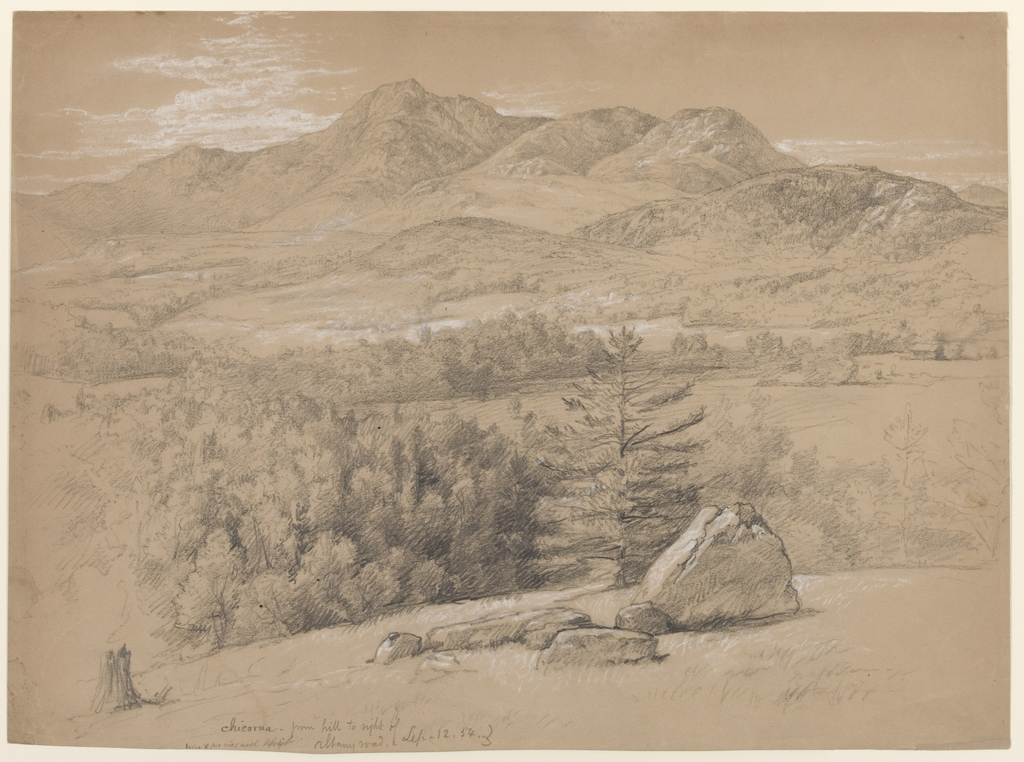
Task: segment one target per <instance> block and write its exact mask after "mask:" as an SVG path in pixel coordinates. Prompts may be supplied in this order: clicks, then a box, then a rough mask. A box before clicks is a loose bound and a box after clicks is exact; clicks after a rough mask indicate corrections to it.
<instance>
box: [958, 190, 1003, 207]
mask: <svg viewBox="0 0 1024 762" xmlns="http://www.w3.org/2000/svg"><path fill="white" fill-rule="evenodd" d="M957 195H958V196H960V198H962V199H963V200H964V201H966V202H968V203H970V204H977V205H978V206H1001V207H1006V206H1008V205H1009V203H1010V196H1009V194H1007V193H1006V191H1001V190H999V188H993V187H992V186H990V185H968V186H967V187H966V188H964V189H962V190H961V191H960V192H959V193H958V194H957Z"/></svg>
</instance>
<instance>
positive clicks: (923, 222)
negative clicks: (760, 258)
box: [14, 80, 1005, 269]
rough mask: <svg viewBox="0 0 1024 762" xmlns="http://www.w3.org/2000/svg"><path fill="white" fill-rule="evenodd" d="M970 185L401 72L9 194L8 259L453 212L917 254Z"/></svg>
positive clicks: (561, 228) (558, 226)
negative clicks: (256, 141)
mask: <svg viewBox="0 0 1024 762" xmlns="http://www.w3.org/2000/svg"><path fill="white" fill-rule="evenodd" d="M981 195H982V196H984V198H982V197H981V196H979V195H978V193H977V192H975V194H974V196H972V195H971V192H965V193H962V194H961V195H960V196H957V195H956V194H955V193H953V192H952V191H950V190H949V189H947V188H945V187H944V186H940V185H937V184H934V183H927V182H923V181H919V180H915V179H913V178H908V177H902V176H896V175H891V174H887V173H884V172H881V171H879V170H877V169H874V168H870V167H823V166H819V167H806V166H804V165H803V164H802V163H801V162H800V161H799V160H797V159H796V158H794V157H793V156H791V155H788V154H786V153H783V152H781V151H779V150H777V149H776V148H775V147H774V146H773V145H772V143H771V142H770V141H769V140H768V138H766V137H765V136H764V135H763V134H762V133H761V132H760V131H758V130H757V128H756V127H754V126H753V125H752V124H751V123H750V122H748V121H747V120H746V119H745V118H744V117H743V116H741V115H740V114H738V113H736V112H735V111H732V110H730V109H726V108H721V107H712V108H704V109H693V108H687V109H682V110H680V111H678V112H677V113H676V114H674V115H673V116H672V117H671V118H669V119H667V120H662V119H659V118H657V117H655V116H652V115H649V114H644V113H642V112H640V111H637V110H635V109H630V108H621V107H620V108H608V109H598V110H592V111H586V112H582V113H578V114H572V115H570V116H567V117H564V118H560V119H549V118H544V117H516V116H504V115H502V114H499V113H498V112H497V111H495V110H494V109H493V108H491V107H490V106H487V105H485V104H483V103H480V102H479V101H476V100H474V99H472V98H467V97H463V96H458V97H442V96H437V95H434V94H431V93H429V92H427V91H426V90H424V89H423V87H421V86H420V85H419V83H417V82H416V81H415V80H408V81H405V82H397V83H393V84H388V85H384V86H382V87H379V88H378V89H376V90H374V91H372V92H370V93H367V94H366V95H364V96H363V97H362V98H361V99H360V100H359V101H358V102H357V103H356V104H355V105H354V106H353V107H352V108H350V109H349V110H348V111H346V112H345V113H344V114H343V115H342V116H341V117H340V118H339V119H338V120H337V121H335V122H334V123H333V124H332V125H331V126H330V127H328V128H327V129H326V130H323V131H322V132H318V133H314V134H311V135H306V136H304V137H301V138H299V139H297V140H294V141H292V142H289V143H285V144H282V145H275V146H271V147H268V148H264V149H261V150H258V151H252V152H230V151H224V150H219V149H212V148H199V147H196V146H188V147H185V148H183V149H181V150H179V151H177V152H175V153H173V154H171V155H170V156H166V157H163V158H160V159H156V160H154V161H151V162H148V163H146V164H143V165H141V166H139V167H138V168H136V169H135V170H134V171H132V172H130V173H129V174H128V175H126V176H125V177H124V178H122V179H121V180H118V181H116V182H111V183H84V184H79V185H75V186H72V187H70V188H67V189H65V190H61V191H57V192H55V193H52V194H49V195H44V196H28V195H18V196H17V197H16V199H15V204H14V218H15V247H14V248H15V264H16V269H18V268H23V267H27V266H32V265H36V264H40V263H43V262H48V261H52V260H55V259H61V258H64V257H67V256H69V255H74V254H78V253H81V252H82V251H84V250H86V249H87V248H89V247H90V246H93V245H95V244H97V243H99V242H102V241H105V240H109V239H117V238H121V237H125V236H138V235H196V234H215V233H223V232H237V231H252V232H268V231H290V232H295V233H308V232H309V231H313V230H330V229H350V230H355V231H360V232H366V233H373V234H378V235H386V236H390V235H395V234H397V233H400V232H401V231H402V230H404V229H407V228H410V227H414V226H417V225H423V224H427V223H430V222H432V221H435V220H440V219H455V218H463V217H490V218H494V219H497V220H501V221H505V222H511V223H515V224H517V225H526V226H529V227H534V228H538V229H541V230H544V231H546V232H551V233H557V234H562V235H564V234H573V235H575V236H577V237H586V238H591V239H595V240H599V241H604V242H610V243H615V244H620V245H625V246H650V245H654V244H656V243H658V242H660V241H663V240H666V239H672V238H680V237H683V238H685V237H689V238H692V239H699V238H701V237H707V236H719V237H720V236H725V237H726V238H727V239H729V240H734V241H737V242H741V243H743V244H744V245H751V244H760V243H774V244H780V245H794V244H798V245H806V246H810V247H812V248H822V249H829V248H831V247H834V246H836V245H839V244H842V243H854V244H856V243H858V242H870V243H871V244H872V245H873V246H876V247H877V246H878V245H885V246H889V247H892V246H895V247H901V246H903V247H904V248H905V244H906V242H907V241H910V242H911V243H912V248H913V249H914V251H917V250H920V249H922V246H923V247H924V248H925V249H927V248H928V247H929V246H932V245H933V244H934V245H941V244H944V243H946V242H948V241H950V240H956V239H958V238H962V237H965V236H968V235H972V234H975V233H982V232H986V231H989V230H993V229H995V228H998V226H999V225H1000V224H1001V221H1002V220H1003V219H1004V218H1005V212H1004V211H1003V210H1002V209H1000V208H999V207H998V206H997V205H993V203H995V204H998V202H999V199H996V200H995V202H993V201H992V198H993V195H992V194H991V193H988V194H987V195H986V194H985V193H982V194H981ZM965 199H967V200H965ZM972 199H974V200H975V202H974V203H972V202H971V200H972ZM901 242H902V243H901Z"/></svg>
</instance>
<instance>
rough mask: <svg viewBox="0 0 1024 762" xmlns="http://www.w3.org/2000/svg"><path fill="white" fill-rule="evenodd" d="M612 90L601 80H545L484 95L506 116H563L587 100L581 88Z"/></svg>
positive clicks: (587, 91)
mask: <svg viewBox="0 0 1024 762" xmlns="http://www.w3.org/2000/svg"><path fill="white" fill-rule="evenodd" d="M607 89H609V85H606V84H604V83H601V82H559V83H556V82H542V83H537V84H533V85H503V86H500V87H497V88H495V89H494V90H492V91H490V92H485V93H483V95H484V96H485V97H487V98H489V99H490V100H491V101H493V102H494V103H495V105H494V109H495V111H497V112H498V113H499V114H504V115H505V116H551V117H560V116H565V115H567V114H569V113H572V112H573V111H574V110H577V109H579V108H580V107H581V106H583V105H584V104H585V103H587V99H586V98H584V97H581V91H584V92H586V93H588V94H589V93H596V92H600V91H602V90H607Z"/></svg>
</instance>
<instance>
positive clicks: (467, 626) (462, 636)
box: [426, 608, 591, 651]
mask: <svg viewBox="0 0 1024 762" xmlns="http://www.w3.org/2000/svg"><path fill="white" fill-rule="evenodd" d="M590 624H591V622H590V617H588V616H587V615H586V614H584V613H583V612H582V611H576V610H574V609H567V608H554V609H540V610H538V611H526V612H520V613H510V614H499V615H497V616H490V617H484V618H482V619H475V620H473V621H471V622H461V623H459V624H452V625H444V626H442V627H435V628H434V629H433V630H431V631H430V632H428V633H427V642H426V648H427V649H429V650H431V651H460V650H473V649H477V648H496V647H497V646H502V645H505V644H506V643H520V644H522V645H525V646H526V647H527V648H533V649H541V648H546V647H547V646H548V644H549V643H551V641H552V640H553V639H554V637H555V635H556V634H558V633H559V632H560V631H561V630H570V629H574V628H576V627H587V626H588V625H590Z"/></svg>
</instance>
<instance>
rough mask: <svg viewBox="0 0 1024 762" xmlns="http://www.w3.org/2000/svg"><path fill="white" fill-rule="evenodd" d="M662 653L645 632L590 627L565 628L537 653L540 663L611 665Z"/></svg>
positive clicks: (642, 659) (653, 639) (581, 665)
mask: <svg viewBox="0 0 1024 762" xmlns="http://www.w3.org/2000/svg"><path fill="white" fill-rule="evenodd" d="M657 653H658V639H657V638H654V637H651V636H650V635H646V634H644V633H641V632H630V631H628V630H613V629H611V628H608V627H587V628H583V629H578V630H564V631H563V632H560V633H558V635H556V636H555V639H554V641H552V643H551V645H550V646H548V647H547V648H546V649H544V650H543V651H541V652H540V653H539V654H538V655H537V662H536V666H538V667H546V666H548V665H551V664H558V665H572V666H578V667H608V666H611V665H613V664H632V663H636V662H641V661H651V660H652V659H654V657H655V656H657Z"/></svg>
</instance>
